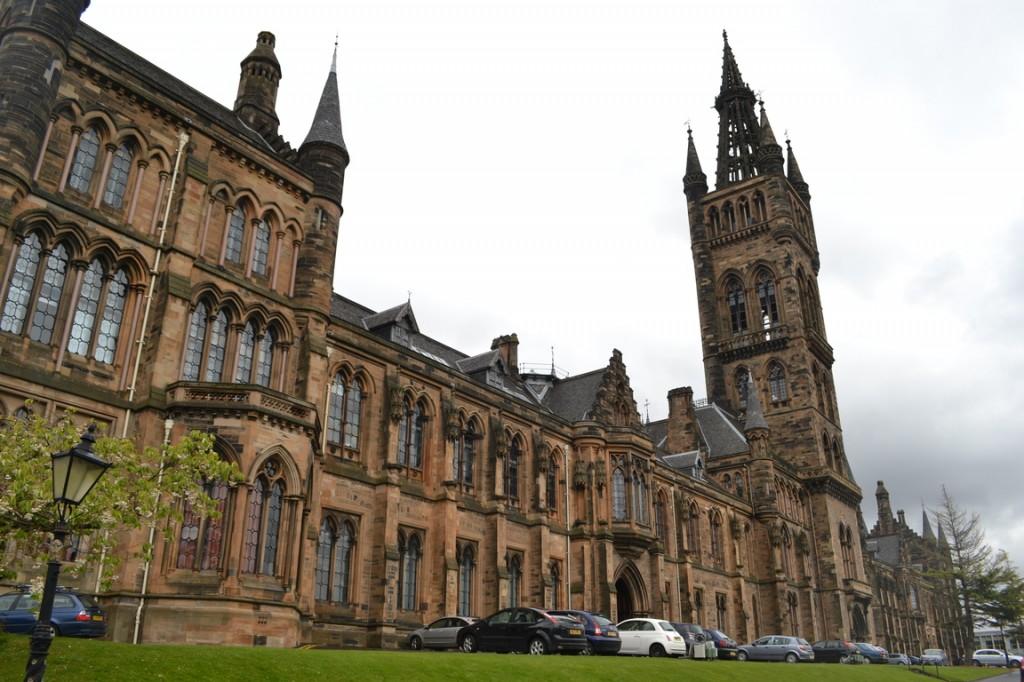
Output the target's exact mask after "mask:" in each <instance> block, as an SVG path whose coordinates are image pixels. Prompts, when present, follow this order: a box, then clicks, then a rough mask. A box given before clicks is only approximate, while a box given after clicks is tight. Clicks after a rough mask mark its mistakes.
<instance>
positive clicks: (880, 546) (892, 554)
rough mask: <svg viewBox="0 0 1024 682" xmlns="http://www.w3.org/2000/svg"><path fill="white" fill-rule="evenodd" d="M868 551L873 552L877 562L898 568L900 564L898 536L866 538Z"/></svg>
mask: <svg viewBox="0 0 1024 682" xmlns="http://www.w3.org/2000/svg"><path fill="white" fill-rule="evenodd" d="M867 546H868V550H869V551H871V552H873V553H874V555H875V558H876V559H878V560H879V561H881V562H883V563H886V564H889V565H890V566H898V565H899V563H900V536H899V535H883V536H881V537H875V538H868V540H867Z"/></svg>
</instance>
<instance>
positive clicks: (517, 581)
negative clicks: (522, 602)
mask: <svg viewBox="0 0 1024 682" xmlns="http://www.w3.org/2000/svg"><path fill="white" fill-rule="evenodd" d="M522 587H523V560H522V559H521V558H520V557H519V555H518V554H512V555H510V556H509V559H508V607H509V608H512V607H514V606H519V595H520V594H521V592H522Z"/></svg>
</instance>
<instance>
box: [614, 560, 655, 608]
mask: <svg viewBox="0 0 1024 682" xmlns="http://www.w3.org/2000/svg"><path fill="white" fill-rule="evenodd" d="M615 613H616V617H617V618H618V619H619V620H620V621H622V620H626V619H627V618H633V617H636V616H646V615H648V613H649V610H648V607H647V590H646V589H645V588H644V579H643V577H641V575H640V572H639V571H637V570H636V566H634V565H633V564H632V563H627V564H624V565H623V566H622V568H620V569H619V572H618V578H617V579H616V580H615Z"/></svg>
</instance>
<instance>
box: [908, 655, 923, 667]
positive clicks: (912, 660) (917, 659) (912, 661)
mask: <svg viewBox="0 0 1024 682" xmlns="http://www.w3.org/2000/svg"><path fill="white" fill-rule="evenodd" d="M907 658H909V659H910V665H921V657H920V656H915V655H914V654H907Z"/></svg>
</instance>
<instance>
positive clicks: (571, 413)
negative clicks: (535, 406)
mask: <svg viewBox="0 0 1024 682" xmlns="http://www.w3.org/2000/svg"><path fill="white" fill-rule="evenodd" d="M605 369H606V368H604V367H602V368H601V369H595V370H594V371H592V372H587V373H585V374H577V375H576V376H572V377H567V378H565V379H562V380H561V381H559V382H558V383H557V384H555V385H554V386H553V387H552V388H551V390H550V391H548V393H547V395H545V396H544V406H545V407H547V408H548V409H549V410H551V411H552V412H554V413H555V414H557V415H558V416H560V417H562V418H563V419H567V420H569V421H571V422H575V421H580V420H581V419H586V418H587V415H588V414H589V412H590V408H592V407H593V406H594V401H595V400H596V399H597V389H598V388H599V387H600V386H601V382H602V381H603V380H604V373H605Z"/></svg>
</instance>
